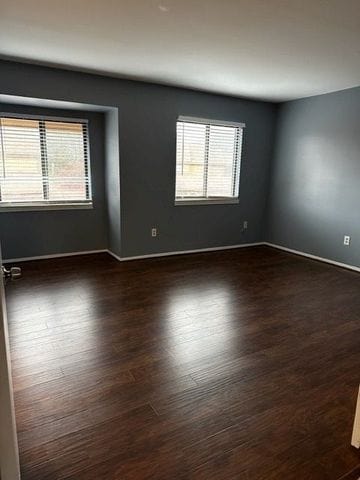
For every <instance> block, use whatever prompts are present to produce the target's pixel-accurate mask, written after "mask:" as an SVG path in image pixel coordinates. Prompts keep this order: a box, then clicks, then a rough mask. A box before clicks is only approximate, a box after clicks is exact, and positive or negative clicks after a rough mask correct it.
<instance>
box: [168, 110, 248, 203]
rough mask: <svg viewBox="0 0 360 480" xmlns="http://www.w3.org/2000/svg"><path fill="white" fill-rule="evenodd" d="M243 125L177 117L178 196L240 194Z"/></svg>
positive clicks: (227, 195)
mask: <svg viewBox="0 0 360 480" xmlns="http://www.w3.org/2000/svg"><path fill="white" fill-rule="evenodd" d="M242 136H243V126H242V125H240V124H236V125H230V124H226V125H224V124H221V122H220V123H219V125H217V124H216V123H215V122H214V121H211V122H206V121H205V120H204V123H201V122H200V119H196V122H191V121H190V120H189V121H182V120H178V122H177V126H176V138H177V142H176V198H177V199H184V198H201V199H211V198H222V197H224V198H237V197H238V189H239V178H240V176H239V174H240V161H241V146H242Z"/></svg>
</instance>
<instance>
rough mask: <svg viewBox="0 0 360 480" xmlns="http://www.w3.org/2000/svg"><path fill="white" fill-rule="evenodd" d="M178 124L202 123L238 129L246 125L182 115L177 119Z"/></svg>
mask: <svg viewBox="0 0 360 480" xmlns="http://www.w3.org/2000/svg"><path fill="white" fill-rule="evenodd" d="M177 121H178V122H187V123H202V124H207V125H219V126H222V125H223V126H224V127H237V128H245V127H246V125H245V123H240V122H229V121H227V120H215V119H214V118H199V117H186V116H184V115H180V116H179V117H178V119H177Z"/></svg>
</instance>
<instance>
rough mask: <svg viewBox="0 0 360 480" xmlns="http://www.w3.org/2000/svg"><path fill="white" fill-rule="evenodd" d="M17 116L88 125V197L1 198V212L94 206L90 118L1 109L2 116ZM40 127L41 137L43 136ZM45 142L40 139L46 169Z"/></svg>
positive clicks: (41, 120)
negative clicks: (80, 198)
mask: <svg viewBox="0 0 360 480" xmlns="http://www.w3.org/2000/svg"><path fill="white" fill-rule="evenodd" d="M1 117H4V118H15V119H21V120H35V121H39V122H46V121H48V122H51V121H53V122H63V123H80V124H83V125H86V129H87V135H86V137H85V138H83V141H84V145H85V148H86V158H85V170H87V172H88V179H89V182H88V185H87V189H88V196H89V198H88V199H85V200H55V201H51V200H40V201H34V200H32V201H29V202H2V201H1V200H0V213H1V212H26V211H41V210H88V209H93V208H94V202H93V197H92V177H91V161H90V135H89V120H88V119H87V118H77V117H62V116H56V115H33V114H27V113H24V114H23V113H13V112H3V111H0V118H1ZM39 128H41V127H40V125H39ZM41 135H42V133H41V129H40V137H41ZM85 142H86V143H85ZM43 146H44V145H43V143H42V141H41V139H40V152H41V166H42V169H44V160H43ZM43 181H44V170H43Z"/></svg>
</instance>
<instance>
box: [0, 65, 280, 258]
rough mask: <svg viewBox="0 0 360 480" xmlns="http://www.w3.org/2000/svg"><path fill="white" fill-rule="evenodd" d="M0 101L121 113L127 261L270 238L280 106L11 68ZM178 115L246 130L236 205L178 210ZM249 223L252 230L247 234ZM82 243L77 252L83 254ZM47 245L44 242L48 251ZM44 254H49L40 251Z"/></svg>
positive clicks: (3, 70) (2, 80)
mask: <svg viewBox="0 0 360 480" xmlns="http://www.w3.org/2000/svg"><path fill="white" fill-rule="evenodd" d="M0 94H9V95H19V96H28V97H38V98H46V99H54V100H64V101H73V102H80V103H89V104H97V105H107V106H111V107H116V108H118V109H119V135H120V143H119V145H120V178H121V189H120V193H121V255H122V256H131V255H142V254H148V253H156V252H166V251H174V250H186V249H195V248H205V247H216V246H223V245H233V244H240V243H247V242H257V241H261V240H263V239H264V233H265V232H264V212H265V203H266V192H267V183H268V173H269V164H270V159H271V155H272V141H273V132H274V125H275V120H276V112H277V106H276V105H275V104H271V103H264V102H255V101H250V100H242V99H237V98H232V97H225V96H219V95H210V94H205V93H200V92H194V91H191V90H185V89H178V88H171V87H165V86H158V85H152V84H147V83H141V82H131V81H125V80H120V79H114V78H106V77H101V76H96V75H89V74H83V73H78V72H70V71H64V70H58V69H51V68H44V67H39V66H32V65H24V64H18V63H13V62H5V61H4V62H0ZM178 115H193V116H197V117H202V116H203V117H208V118H215V119H224V120H233V121H239V122H245V123H246V125H247V128H246V132H245V144H244V150H243V161H242V169H241V185H240V203H239V204H238V205H212V206H204V205H201V206H191V207H190V206H177V207H175V206H174V191H175V122H176V118H177V116H178ZM115 196H117V193H115ZM116 201H118V199H116ZM113 203H116V202H113ZM109 204H110V202H108V205H109ZM0 215H3V214H0ZM27 218H28V217H26V219H27ZM12 219H13V220H12V224H11V220H10V226H11V227H12V236H13V239H14V241H15V242H17V244H18V251H24V248H25V247H24V246H23V239H21V238H19V237H18V236H17V230H18V225H19V222H16V221H15V220H14V219H15V214H13V217H12ZM26 219H24V221H26ZM245 219H246V220H248V222H249V229H248V231H247V232H246V233H245V234H242V233H241V224H242V221H243V220H245ZM29 221H30V220H28V222H29ZM152 226H156V227H158V229H159V236H158V237H157V238H152V237H151V235H150V229H151V227H152ZM0 235H1V236H2V232H1V234H0ZM39 236H41V233H39ZM80 243H81V242H79V244H78V247H79V250H83V249H85V247H84V246H83V245H80ZM49 244H50V243H49V242H47V241H46V240H44V241H43V246H45V245H49ZM8 245H9V243H8V242H6V244H5V245H4V250H5V254H6V256H10V254H9V252H8V251H7V246H8ZM41 253H44V250H43V249H39V251H37V254H41Z"/></svg>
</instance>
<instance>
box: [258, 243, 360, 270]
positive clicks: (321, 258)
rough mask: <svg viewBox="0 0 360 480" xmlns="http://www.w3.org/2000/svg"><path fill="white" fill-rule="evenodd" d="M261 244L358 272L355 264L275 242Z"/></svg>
mask: <svg viewBox="0 0 360 480" xmlns="http://www.w3.org/2000/svg"><path fill="white" fill-rule="evenodd" d="M263 245H267V246H268V247H273V248H277V249H278V250H283V251H284V252H289V253H293V254H294V255H300V256H301V257H306V258H311V259H312V260H318V261H319V262H325V263H330V264H331V265H335V266H336V267H341V268H347V269H349V270H354V271H355V272H360V267H356V266H355V265H350V264H348V263H341V262H336V261H335V260H330V259H329V258H324V257H318V256H317V255H312V254H311V253H306V252H301V251H300V250H293V249H292V248H287V247H283V246H282V245H277V244H275V243H270V242H263Z"/></svg>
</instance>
